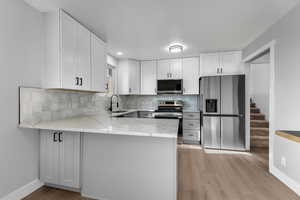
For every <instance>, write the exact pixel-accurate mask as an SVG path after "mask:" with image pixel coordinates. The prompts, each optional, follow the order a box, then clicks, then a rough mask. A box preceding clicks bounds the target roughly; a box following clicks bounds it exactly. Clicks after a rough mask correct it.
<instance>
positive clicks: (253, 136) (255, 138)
mask: <svg viewBox="0 0 300 200" xmlns="http://www.w3.org/2000/svg"><path fill="white" fill-rule="evenodd" d="M251 139H254V140H269V136H262V135H251Z"/></svg>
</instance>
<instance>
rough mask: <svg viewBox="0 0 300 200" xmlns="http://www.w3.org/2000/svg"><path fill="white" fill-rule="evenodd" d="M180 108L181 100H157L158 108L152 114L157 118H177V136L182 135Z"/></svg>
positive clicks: (181, 106) (181, 108) (181, 105)
mask: <svg viewBox="0 0 300 200" xmlns="http://www.w3.org/2000/svg"><path fill="white" fill-rule="evenodd" d="M182 110H183V101H181V100H168V101H159V103H158V109H157V110H155V112H154V113H153V114H152V115H153V117H154V118H158V119H179V126H178V136H182V116H183V114H182Z"/></svg>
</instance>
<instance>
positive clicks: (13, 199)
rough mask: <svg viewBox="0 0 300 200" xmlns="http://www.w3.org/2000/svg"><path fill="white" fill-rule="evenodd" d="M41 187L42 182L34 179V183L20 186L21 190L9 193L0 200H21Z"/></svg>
mask: <svg viewBox="0 0 300 200" xmlns="http://www.w3.org/2000/svg"><path fill="white" fill-rule="evenodd" d="M43 185H44V183H43V182H41V181H40V180H39V179H35V180H34V181H32V182H30V183H28V184H26V185H24V186H22V187H21V188H19V189H17V190H15V191H13V192H11V193H9V194H8V195H6V196H5V197H2V198H1V199H0V200H21V199H22V198H24V197H26V196H28V195H29V194H31V193H32V192H34V191H35V190H37V189H39V188H40V187H42V186H43Z"/></svg>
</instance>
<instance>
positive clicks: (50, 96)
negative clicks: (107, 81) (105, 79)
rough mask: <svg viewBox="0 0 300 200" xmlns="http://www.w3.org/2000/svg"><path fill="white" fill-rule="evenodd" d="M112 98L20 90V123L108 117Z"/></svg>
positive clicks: (51, 91)
mask: <svg viewBox="0 0 300 200" xmlns="http://www.w3.org/2000/svg"><path fill="white" fill-rule="evenodd" d="M109 105H110V97H109V96H107V95H105V94H95V93H85V92H73V91H61V90H45V89H38V88H20V122H21V123H37V122H41V121H50V120H59V119H64V118H68V117H75V116H79V115H89V114H96V113H97V114H98V113H101V114H103V115H108V114H109V113H108V112H107V110H108V108H109Z"/></svg>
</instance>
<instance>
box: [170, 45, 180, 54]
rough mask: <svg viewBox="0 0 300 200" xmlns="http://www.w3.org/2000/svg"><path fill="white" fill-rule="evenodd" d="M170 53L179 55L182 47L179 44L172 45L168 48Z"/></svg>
mask: <svg viewBox="0 0 300 200" xmlns="http://www.w3.org/2000/svg"><path fill="white" fill-rule="evenodd" d="M169 52H170V53H181V52H183V45H181V44H172V45H170V46H169Z"/></svg>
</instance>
